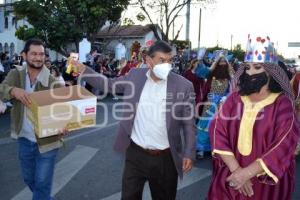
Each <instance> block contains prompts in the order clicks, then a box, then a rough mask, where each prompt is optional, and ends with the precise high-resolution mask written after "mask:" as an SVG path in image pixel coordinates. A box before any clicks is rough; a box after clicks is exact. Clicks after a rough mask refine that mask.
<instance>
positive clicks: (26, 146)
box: [18, 138, 58, 200]
mask: <svg viewBox="0 0 300 200" xmlns="http://www.w3.org/2000/svg"><path fill="white" fill-rule="evenodd" d="M18 143H19V159H20V163H21V169H22V174H23V179H24V182H25V183H26V184H27V185H28V187H29V188H30V190H31V191H32V193H33V196H32V200H52V198H51V188H52V180H53V173H54V166H55V159H56V155H57V152H58V149H54V150H51V151H48V152H46V153H40V152H39V149H38V145H37V143H34V142H31V141H30V140H28V139H26V138H19V139H18Z"/></svg>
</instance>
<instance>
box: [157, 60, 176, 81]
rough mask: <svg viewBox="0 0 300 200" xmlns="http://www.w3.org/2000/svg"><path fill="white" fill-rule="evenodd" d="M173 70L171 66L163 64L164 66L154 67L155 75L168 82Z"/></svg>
mask: <svg viewBox="0 0 300 200" xmlns="http://www.w3.org/2000/svg"><path fill="white" fill-rule="evenodd" d="M171 69H172V65H171V64H169V63H162V64H158V65H155V66H154V67H153V73H154V75H155V76H156V77H157V78H159V79H162V80H167V77H168V75H169V73H170V71H171Z"/></svg>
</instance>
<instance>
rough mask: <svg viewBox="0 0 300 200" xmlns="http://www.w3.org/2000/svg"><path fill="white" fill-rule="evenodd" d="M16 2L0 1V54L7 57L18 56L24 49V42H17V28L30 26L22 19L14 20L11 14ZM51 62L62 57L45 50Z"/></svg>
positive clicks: (12, 0) (14, 0)
mask: <svg viewBox="0 0 300 200" xmlns="http://www.w3.org/2000/svg"><path fill="white" fill-rule="evenodd" d="M16 1H18V0H4V1H1V0H0V53H1V52H9V56H10V57H11V56H13V55H14V54H15V53H16V54H20V53H21V52H22V50H23V48H24V45H25V42H24V41H22V40H19V39H18V38H17V37H16V36H15V33H16V30H17V28H19V27H21V26H24V25H27V26H28V27H30V26H31V25H30V24H29V23H28V22H27V21H26V20H24V19H22V20H16V17H15V16H14V14H13V3H14V2H16ZM47 51H48V52H49V55H50V58H51V60H52V61H53V60H55V59H61V58H62V56H61V55H60V54H58V53H56V52H55V51H51V50H49V49H47Z"/></svg>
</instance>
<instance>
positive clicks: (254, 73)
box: [207, 38, 299, 200]
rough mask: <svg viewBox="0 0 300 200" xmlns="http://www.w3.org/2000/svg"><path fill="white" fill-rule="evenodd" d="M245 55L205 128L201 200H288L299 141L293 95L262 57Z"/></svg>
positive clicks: (283, 76) (283, 77) (283, 75)
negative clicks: (207, 168) (205, 177)
mask: <svg viewBox="0 0 300 200" xmlns="http://www.w3.org/2000/svg"><path fill="white" fill-rule="evenodd" d="M257 41H258V42H259V38H257ZM251 52H255V53H254V55H252V58H250V57H248V59H245V60H246V62H245V63H243V64H242V65H241V66H240V68H239V69H238V71H237V72H236V74H235V83H236V84H237V86H238V88H237V90H236V91H234V92H233V93H232V94H231V95H230V96H229V97H228V98H227V100H226V101H225V103H224V104H223V105H222V106H221V108H220V109H219V111H218V113H217V114H216V115H215V117H214V119H213V121H212V123H211V126H210V128H209V133H210V138H211V145H212V152H213V176H212V181H211V185H210V188H209V192H208V195H207V200H263V199H268V200H269V199H270V200H271V199H272V200H290V199H292V193H293V191H294V188H295V164H296V162H295V156H294V151H295V149H296V146H297V141H298V138H299V124H298V120H297V118H296V114H295V107H294V96H293V91H292V88H291V85H290V84H289V79H288V77H287V74H286V72H285V70H284V69H282V68H280V67H279V66H278V65H277V64H275V63H273V62H270V61H268V62H265V61H264V59H263V56H264V55H266V52H265V53H262V54H260V51H259V50H257V49H251ZM251 52H250V53H251ZM256 52H257V53H256ZM261 52H263V51H261ZM253 57H254V58H253Z"/></svg>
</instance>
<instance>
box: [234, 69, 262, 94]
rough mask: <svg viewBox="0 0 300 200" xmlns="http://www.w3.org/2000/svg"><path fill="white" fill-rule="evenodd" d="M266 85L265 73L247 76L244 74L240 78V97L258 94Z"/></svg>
mask: <svg viewBox="0 0 300 200" xmlns="http://www.w3.org/2000/svg"><path fill="white" fill-rule="evenodd" d="M267 83H268V76H267V74H266V73H265V72H262V73H259V74H254V75H251V76H250V75H249V74H247V73H245V72H244V74H243V75H242V77H241V78H240V83H239V87H240V91H239V93H240V94H241V95H250V94H252V93H256V92H259V91H260V90H261V88H262V87H263V86H264V85H266V84H267Z"/></svg>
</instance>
